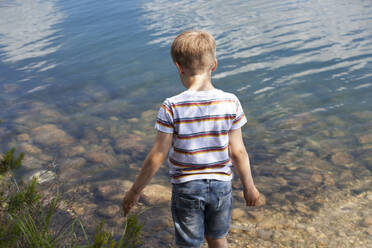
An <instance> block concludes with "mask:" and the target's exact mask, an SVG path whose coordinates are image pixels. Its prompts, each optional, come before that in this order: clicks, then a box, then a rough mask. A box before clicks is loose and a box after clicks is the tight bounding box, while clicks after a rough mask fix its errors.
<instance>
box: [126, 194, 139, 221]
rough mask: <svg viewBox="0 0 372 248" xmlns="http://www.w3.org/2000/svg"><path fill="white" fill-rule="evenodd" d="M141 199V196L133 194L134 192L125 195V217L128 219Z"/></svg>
mask: <svg viewBox="0 0 372 248" xmlns="http://www.w3.org/2000/svg"><path fill="white" fill-rule="evenodd" d="M139 197H140V194H137V193H135V192H133V191H132V190H129V191H128V192H127V193H126V194H125V196H124V198H123V202H122V205H123V211H124V217H127V215H128V214H129V211H130V210H131V209H132V207H133V206H134V205H136V203H137V201H138V199H139Z"/></svg>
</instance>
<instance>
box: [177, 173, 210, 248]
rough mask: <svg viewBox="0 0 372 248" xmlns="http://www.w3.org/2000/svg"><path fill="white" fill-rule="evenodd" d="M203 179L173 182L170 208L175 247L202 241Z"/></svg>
mask: <svg viewBox="0 0 372 248" xmlns="http://www.w3.org/2000/svg"><path fill="white" fill-rule="evenodd" d="M205 192H207V188H206V183H205V181H204V180H194V181H190V182H186V183H181V184H173V187H172V202H171V205H172V206H171V210H172V217H173V223H174V229H175V241H176V245H177V247H200V246H201V245H202V244H203V242H204V209H205V208H204V206H205V204H204V203H205Z"/></svg>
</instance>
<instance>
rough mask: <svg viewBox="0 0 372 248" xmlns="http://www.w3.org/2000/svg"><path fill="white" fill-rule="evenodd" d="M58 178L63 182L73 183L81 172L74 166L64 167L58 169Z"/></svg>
mask: <svg viewBox="0 0 372 248" xmlns="http://www.w3.org/2000/svg"><path fill="white" fill-rule="evenodd" d="M58 178H59V180H60V181H61V182H64V183H75V182H76V181H78V180H80V179H81V172H80V171H78V170H77V169H74V168H65V169H63V170H60V171H59V174H58Z"/></svg>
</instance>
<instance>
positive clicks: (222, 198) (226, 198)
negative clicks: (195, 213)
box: [217, 190, 232, 209]
mask: <svg viewBox="0 0 372 248" xmlns="http://www.w3.org/2000/svg"><path fill="white" fill-rule="evenodd" d="M231 205H232V192H231V190H230V192H229V193H227V194H223V195H222V194H221V195H219V196H218V203H217V209H224V208H229V207H230V206H231Z"/></svg>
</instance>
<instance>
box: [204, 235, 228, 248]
mask: <svg viewBox="0 0 372 248" xmlns="http://www.w3.org/2000/svg"><path fill="white" fill-rule="evenodd" d="M205 238H206V239H207V242H208V247H209V248H227V239H226V238H222V239H212V238H209V237H207V236H206V237H205Z"/></svg>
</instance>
